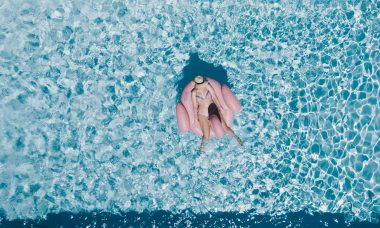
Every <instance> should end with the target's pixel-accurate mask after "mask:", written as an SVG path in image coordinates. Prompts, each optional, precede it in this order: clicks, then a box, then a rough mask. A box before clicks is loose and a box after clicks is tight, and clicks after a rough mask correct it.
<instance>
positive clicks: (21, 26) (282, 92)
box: [0, 0, 380, 222]
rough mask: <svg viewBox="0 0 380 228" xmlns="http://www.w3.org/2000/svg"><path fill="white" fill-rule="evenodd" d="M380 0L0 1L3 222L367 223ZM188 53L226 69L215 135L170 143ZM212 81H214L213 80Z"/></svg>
mask: <svg viewBox="0 0 380 228" xmlns="http://www.w3.org/2000/svg"><path fill="white" fill-rule="evenodd" d="M379 12H380V3H378V2H376V1H332V2H329V1H289V2H288V1H284V2H280V1H274V0H273V1H253V2H252V3H250V4H248V3H247V2H246V1H237V2H235V1H234V2H232V1H231V2H228V1H212V2H203V3H202V2H198V1H175V0H172V1H166V2H165V3H163V2H162V3H160V2H155V3H154V4H153V3H148V2H145V1H128V3H127V2H126V1H106V0H103V1H80V0H74V1H70V2H69V1H37V2H36V1H8V0H6V1H2V2H0V214H2V215H3V217H4V218H6V219H7V220H14V219H25V218H30V219H38V218H44V217H45V216H46V215H47V214H49V213H59V212H64V211H68V212H72V213H77V212H82V211H106V212H110V213H118V212H128V211H131V210H132V211H137V212H143V211H144V210H145V211H157V210H167V211H170V212H172V213H179V212H181V211H183V210H185V209H190V210H191V211H192V212H194V213H208V212H211V213H214V212H246V211H250V213H251V214H252V216H255V215H266V216H278V215H282V214H286V213H291V212H298V211H307V212H310V213H313V212H329V213H342V214H343V215H344V217H345V219H346V221H348V222H349V221H353V220H358V221H368V222H379V218H380V198H379V197H380V167H379V161H380V159H379V157H380V141H379V136H380V111H379V97H380V90H379V81H380V69H379V63H380V50H379V46H380V45H379V38H380V17H379ZM191 53H198V54H199V58H200V59H202V60H203V61H205V62H207V63H212V64H214V65H215V66H220V67H222V68H223V69H225V71H226V72H227V75H228V83H229V84H230V85H231V87H232V91H233V92H234V93H235V94H236V96H237V97H238V98H239V99H240V101H241V103H242V110H241V112H240V113H239V114H238V115H237V116H236V118H235V122H234V125H233V127H232V128H233V129H234V130H235V132H236V133H237V134H238V135H239V136H240V137H241V138H242V139H243V141H245V147H243V148H242V147H240V146H239V145H238V144H237V143H236V141H235V140H234V139H233V138H231V137H229V136H226V137H225V138H223V139H211V140H209V141H208V142H207V144H206V147H205V154H204V155H202V156H200V155H199V152H198V146H199V144H200V138H197V137H196V136H194V135H193V134H190V133H187V134H180V133H179V130H178V129H177V124H176V117H175V104H176V102H177V101H178V100H177V95H178V91H177V85H178V83H179V82H180V81H181V80H182V78H183V74H182V73H183V69H184V68H185V67H186V65H187V64H188V60H189V58H190V54H191ZM213 76H214V77H217V75H213Z"/></svg>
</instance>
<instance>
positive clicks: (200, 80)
mask: <svg viewBox="0 0 380 228" xmlns="http://www.w3.org/2000/svg"><path fill="white" fill-rule="evenodd" d="M194 81H195V82H196V83H195V87H196V88H201V87H203V86H204V85H205V84H206V83H205V82H206V81H205V79H204V77H202V76H200V75H198V76H196V77H195V78H194ZM202 82H203V83H202ZM197 83H201V84H197Z"/></svg>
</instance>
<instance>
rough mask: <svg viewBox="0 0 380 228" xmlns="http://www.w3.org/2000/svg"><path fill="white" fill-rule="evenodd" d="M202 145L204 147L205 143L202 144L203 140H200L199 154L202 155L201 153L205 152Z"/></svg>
mask: <svg viewBox="0 0 380 228" xmlns="http://www.w3.org/2000/svg"><path fill="white" fill-rule="evenodd" d="M204 145H205V142H204V140H203V139H202V142H201V146H200V147H199V151H200V152H201V154H203V152H204V151H205V150H204Z"/></svg>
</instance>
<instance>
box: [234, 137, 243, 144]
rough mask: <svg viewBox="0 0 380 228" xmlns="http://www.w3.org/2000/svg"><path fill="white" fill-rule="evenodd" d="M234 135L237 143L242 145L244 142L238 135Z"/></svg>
mask: <svg viewBox="0 0 380 228" xmlns="http://www.w3.org/2000/svg"><path fill="white" fill-rule="evenodd" d="M234 137H235V139H236V140H237V141H238V143H239V144H240V146H244V143H243V141H241V139H240V138H239V136H237V135H235V136H234Z"/></svg>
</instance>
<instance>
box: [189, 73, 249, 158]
mask: <svg viewBox="0 0 380 228" xmlns="http://www.w3.org/2000/svg"><path fill="white" fill-rule="evenodd" d="M194 83H195V85H194V89H193V90H192V91H191V98H192V101H193V107H194V109H195V112H194V113H195V117H194V120H195V124H196V125H198V126H200V128H201V129H202V133H203V137H202V142H201V146H200V152H201V153H203V152H204V149H203V148H204V143H205V141H206V140H207V139H208V138H209V137H210V126H211V125H210V121H209V108H210V109H214V112H215V111H216V109H217V110H218V112H217V113H216V114H217V115H218V114H219V115H218V117H219V119H220V122H221V123H222V127H223V129H224V131H225V132H227V133H228V134H229V135H231V136H233V137H235V138H236V140H237V141H238V142H239V144H240V145H242V146H243V141H241V139H240V138H239V137H238V136H237V135H236V134H235V132H234V131H233V130H232V129H231V128H230V127H228V126H227V124H226V121H225V120H224V117H223V115H222V112H221V110H223V107H222V105H221V103H220V102H219V100H218V97H217V96H216V94H215V90H214V88H212V86H211V85H210V84H209V83H208V81H207V80H206V78H204V77H202V76H199V75H198V76H196V77H195V78H194Z"/></svg>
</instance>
